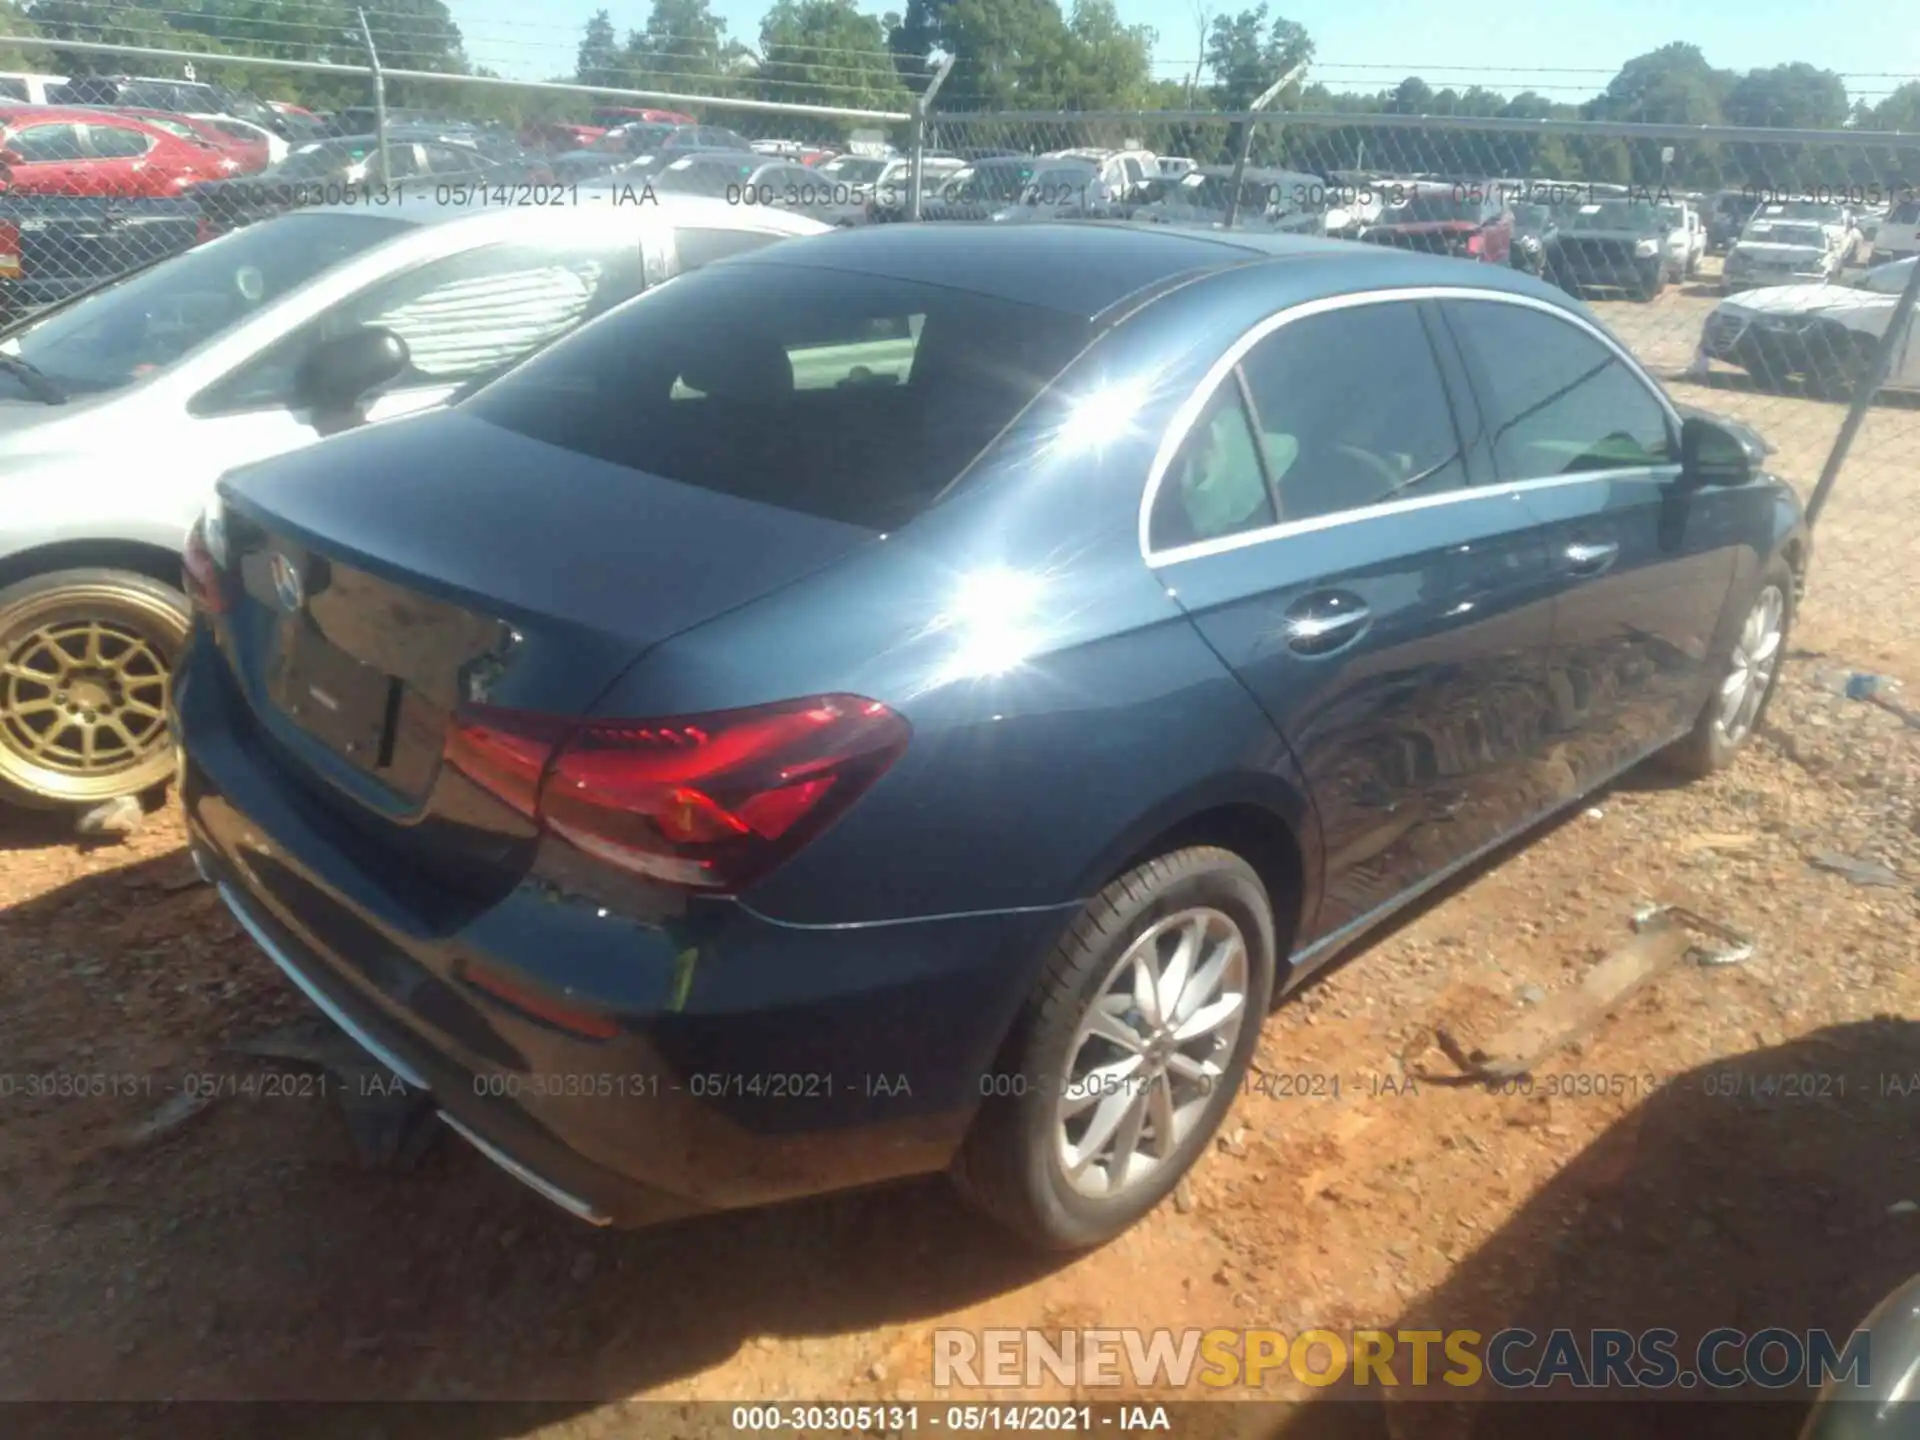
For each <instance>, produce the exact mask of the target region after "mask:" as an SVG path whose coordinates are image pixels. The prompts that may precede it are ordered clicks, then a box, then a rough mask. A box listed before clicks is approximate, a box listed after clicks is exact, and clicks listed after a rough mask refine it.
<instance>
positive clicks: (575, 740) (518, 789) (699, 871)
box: [446, 695, 909, 890]
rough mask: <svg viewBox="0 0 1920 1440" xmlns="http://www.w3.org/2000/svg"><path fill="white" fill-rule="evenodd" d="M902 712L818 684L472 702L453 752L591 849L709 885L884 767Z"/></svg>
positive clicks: (459, 762) (760, 862)
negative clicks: (675, 715)
mask: <svg viewBox="0 0 1920 1440" xmlns="http://www.w3.org/2000/svg"><path fill="white" fill-rule="evenodd" d="M908 734H909V731H908V727H907V722H906V721H905V720H903V719H901V718H900V717H899V716H898V715H896V714H895V713H894V712H893V711H891V710H889V709H888V708H887V707H886V706H884V705H882V704H880V703H879V702H878V701H874V700H866V699H862V698H861V697H859V696H857V695H821V696H814V697H811V698H808V699H804V700H791V701H786V702H783V703H780V704H776V705H758V706H754V707H752V708H750V709H745V710H725V711H718V712H716V713H714V714H710V715H697V716H691V717H686V718H681V719H672V720H658V721H638V720H586V721H579V722H574V721H566V720H560V719H556V718H554V717H550V716H543V715H527V714H524V713H521V712H517V711H506V710H498V709H494V708H491V707H486V706H475V707H471V708H470V709H469V710H467V711H466V712H463V714H462V715H461V717H460V719H459V720H458V722H457V723H456V724H455V725H454V726H453V728H452V730H451V731H450V733H449V735H448V740H447V746H446V758H447V761H448V763H450V764H452V765H454V766H455V767H456V768H458V769H459V770H461V771H462V772H464V773H465V774H467V775H468V776H470V777H471V778H472V779H473V780H474V781H476V782H477V783H478V784H480V785H482V786H483V787H485V788H486V789H487V790H489V791H491V792H492V793H493V794H495V795H497V796H499V797H500V798H501V799H502V800H504V801H505V802H506V803H507V804H509V805H511V806H513V808H514V809H516V810H518V811H519V812H520V813H521V814H523V815H526V816H528V817H529V818H533V819H537V820H538V822H539V823H540V825H541V827H542V828H543V829H545V830H547V831H548V832H550V833H551V834H554V835H557V836H559V837H561V838H562V839H564V840H566V841H567V842H569V843H570V844H572V845H574V846H575V847H576V848H578V849H580V850H583V851H585V852H586V853H587V854H590V855H594V856H597V857H598V858H600V859H602V860H605V861H607V862H609V863H611V864H614V865H618V866H620V867H622V868H623V869H626V870H631V871H633V872H635V873H636V874H640V875H646V876H649V877H651V878H653V879H656V880H662V881H665V882H667V883H669V884H673V885H684V886H689V887H693V888H696V889H702V890H728V889H738V888H739V887H741V886H744V885H746V884H748V883H750V882H751V881H752V880H754V879H756V878H758V877H759V876H761V875H763V874H765V873H766V872H767V871H768V870H770V869H771V868H772V867H773V866H774V865H776V864H777V863H779V862H780V861H781V860H783V859H785V858H786V857H787V856H788V855H791V854H792V853H793V852H794V851H795V850H797V849H798V848H799V847H800V846H801V845H803V844H805V843H806V841H807V840H808V839H810V838H811V837H812V836H814V835H816V834H818V833H819V831H820V830H821V829H822V828H823V827H824V826H825V825H826V824H827V823H828V822H829V821H831V820H832V819H833V818H834V817H835V816H837V815H838V814H840V813H841V812H842V811H843V810H845V809H846V807H847V806H848V805H850V804H852V803H853V801H854V800H855V799H857V798H858V797H859V796H860V794H861V793H862V792H864V791H865V790H866V789H867V788H868V787H869V786H870V785H872V784H873V782H874V781H875V780H877V779H879V778H880V776H881V775H882V774H884V773H885V771H886V770H887V767H888V766H890V765H892V764H893V762H894V761H895V760H897V759H898V758H899V757H900V755H901V753H902V752H903V751H904V750H905V749H906V747H907V739H908Z"/></svg>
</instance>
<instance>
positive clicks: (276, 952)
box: [219, 882, 433, 1091]
mask: <svg viewBox="0 0 1920 1440" xmlns="http://www.w3.org/2000/svg"><path fill="white" fill-rule="evenodd" d="M219 890H220V898H221V899H222V900H224V901H226V903H227V909H229V910H231V911H232V912H233V918H234V919H236V920H238V921H239V922H240V928H241V929H243V930H245V931H246V932H247V934H249V935H251V936H252V937H253V943H254V944H256V945H258V946H259V947H260V948H261V949H262V950H264V951H266V952H267V958H268V959H269V960H271V961H273V963H274V964H276V965H278V966H279V967H280V971H281V973H282V974H284V975H285V976H286V977H287V978H288V979H289V980H291V981H293V983H294V984H295V985H298V986H299V987H300V990H301V993H302V994H304V995H305V996H306V997H307V998H308V999H309V1000H311V1001H313V1003H314V1004H316V1005H318V1006H319V1007H320V1008H321V1009H322V1010H323V1011H325V1012H326V1016H327V1018H328V1019H329V1020H331V1021H333V1023H334V1024H336V1025H338V1026H339V1027H340V1028H341V1029H342V1030H344V1031H346V1032H347V1034H348V1035H349V1036H350V1037H352V1039H353V1041H354V1043H356V1044H357V1045H359V1047H360V1048H361V1049H362V1050H364V1051H366V1052H367V1053H368V1054H369V1055H371V1056H373V1058H374V1059H376V1060H378V1061H379V1062H380V1063H381V1064H382V1065H384V1066H386V1067H387V1068H388V1069H389V1070H391V1071H392V1072H393V1073H394V1074H396V1075H398V1076H399V1077H400V1078H401V1079H402V1080H404V1081H406V1083H407V1084H409V1085H411V1086H413V1087H414V1088H415V1089H417V1090H428V1091H431V1090H432V1088H433V1087H432V1086H431V1085H429V1084H427V1082H426V1081H425V1080H423V1079H421V1078H420V1075H419V1073H418V1072H417V1071H415V1070H414V1068H413V1067H412V1066H411V1065H409V1064H407V1062H406V1061H404V1060H402V1059H401V1058H400V1057H399V1056H397V1055H395V1054H394V1053H393V1052H392V1051H391V1050H389V1049H387V1047H386V1046H384V1045H382V1044H381V1043H380V1042H379V1041H378V1040H376V1039H374V1038H373V1037H372V1036H371V1035H369V1034H368V1033H367V1032H366V1031H365V1030H362V1029H361V1028H360V1026H359V1025H358V1024H356V1023H355V1021H354V1020H353V1018H352V1017H351V1016H350V1015H348V1014H347V1012H346V1011H344V1010H342V1009H341V1008H340V1007H339V1006H338V1005H336V1004H335V1003H334V1002H333V1000H332V999H331V998H329V997H328V995H327V994H326V992H324V991H323V990H321V989H320V987H319V986H318V985H315V984H314V983H313V981H311V980H309V979H308V978H307V977H306V976H305V975H303V974H301V973H300V967H299V966H297V965H295V964H294V963H293V961H292V959H291V958H289V957H288V955H287V954H286V952H285V951H283V950H282V949H281V948H280V947H279V946H278V945H276V944H275V943H274V941H273V939H272V937H270V936H269V935H268V934H267V932H266V931H265V930H263V929H261V928H260V922H259V921H257V920H255V919H254V918H253V917H252V916H251V915H249V914H248V913H247V912H246V909H245V907H244V906H242V905H241V903H240V899H239V897H238V896H237V895H235V894H234V891H233V887H232V886H231V885H228V884H225V883H224V882H223V883H222V884H221V885H220V887H219Z"/></svg>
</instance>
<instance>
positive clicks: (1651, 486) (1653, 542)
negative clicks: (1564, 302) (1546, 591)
mask: <svg viewBox="0 0 1920 1440" xmlns="http://www.w3.org/2000/svg"><path fill="white" fill-rule="evenodd" d="M1442 311H1443V313H1444V315H1445V317H1446V321H1447V324H1448V327H1449V329H1450V330H1451V331H1452V333H1453V334H1454V335H1455V337H1456V338H1457V339H1458V341H1459V344H1460V348H1461V351H1462V353H1463V356H1464V358H1465V359H1466V362H1467V368H1468V373H1469V374H1470V375H1471V377H1472V380H1473V385H1474V390H1475V393H1476V395H1477V397H1478V400H1479V409H1480V411H1481V413H1482V414H1483V415H1484V416H1485V417H1486V420H1487V424H1488V427H1489V442H1490V448H1491V451H1492V455H1493V463H1494V467H1495V470H1496V471H1497V473H1498V474H1499V476H1500V478H1501V480H1502V481H1505V482H1511V483H1513V484H1516V485H1517V486H1518V487H1519V488H1520V490H1521V492H1522V494H1523V496H1524V500H1525V503H1526V505H1527V507H1528V508H1529V509H1530V510H1532V511H1534V512H1535V513H1536V514H1538V515H1539V517H1540V518H1541V520H1542V522H1543V523H1544V524H1545V525H1546V526H1547V527H1548V532H1547V536H1548V543H1549V546H1550V552H1551V563H1552V565H1553V567H1554V573H1555V578H1556V583H1557V587H1558V592H1559V593H1558V597H1557V599H1556V602H1555V606H1554V621H1553V640H1552V647H1551V651H1550V657H1549V673H1548V685H1549V690H1550V693H1551V696H1552V701H1553V724H1554V728H1555V730H1556V732H1557V733H1559V734H1560V735H1561V736H1562V737H1563V738H1564V740H1565V745H1566V749H1565V755H1566V758H1567V761H1568V763H1569V765H1570V766H1571V768H1572V771H1573V775H1574V778H1575V781H1576V783H1577V784H1578V786H1579V787H1580V788H1582V789H1585V788H1588V787H1590V786H1593V785H1597V784H1600V783H1602V782H1603V781H1605V780H1607V779H1609V778H1611V777H1612V776H1613V775H1614V774H1616V773H1618V772H1619V771H1620V770H1621V769H1622V768H1624V767H1625V766H1626V765H1628V764H1631V763H1633V762H1634V761H1636V760H1638V759H1640V758H1642V757H1643V756H1644V755H1646V754H1647V753H1649V752H1650V751H1652V750H1655V749H1658V748H1660V746H1662V745H1664V744H1665V743H1667V742H1668V741H1670V740H1672V739H1673V738H1674V737H1675V736H1676V735H1678V734H1680V733H1681V732H1683V731H1685V730H1686V729H1687V728H1688V727H1690V726H1691V725H1692V724H1693V722H1694V720H1695V718H1696V717H1697V716H1698V715H1699V713H1700V709H1701V707H1702V706H1703V705H1704V704H1705V703H1706V699H1707V687H1708V686H1709V685H1710V683H1711V675H1712V671H1713V669H1714V661H1715V656H1714V655H1713V654H1712V653H1711V652H1712V646H1713V641H1714V636H1715V632H1716V630H1717V629H1718V627H1719V623H1720V615H1721V610H1722V608H1723V606H1724V604H1725V602H1726V597H1727V589H1728V586H1729V585H1730V584H1731V583H1732V579H1733V570H1734V559H1735V552H1734V547H1735V545H1736V544H1737V543H1738V540H1739V511H1740V510H1741V508H1742V507H1743V506H1745V505H1746V504H1747V503H1748V502H1747V501H1746V500H1745V498H1744V497H1741V496H1739V495H1738V494H1737V493H1736V492H1735V491H1734V490H1731V489H1724V488H1690V487H1688V486H1686V485H1685V484H1684V483H1683V482H1682V480H1681V474H1680V463H1679V461H1680V447H1679V428H1680V427H1679V417H1678V416H1677V415H1676V414H1675V412H1674V410H1673V408H1672V406H1671V405H1670V404H1669V403H1668V402H1667V400H1666V398H1665V397H1664V396H1663V395H1662V394H1661V393H1660V391H1659V389H1658V387H1657V386H1656V385H1655V384H1654V383H1653V382H1652V381H1651V380H1650V379H1648V378H1647V376H1646V375H1645V373H1644V372H1643V371H1641V370H1640V368H1639V366H1638V365H1636V364H1635V363H1634V362H1633V361H1632V360H1631V359H1630V358H1629V357H1628V356H1627V354H1626V352H1625V351H1624V350H1623V349H1621V348H1620V346H1619V345H1618V344H1617V343H1615V342H1614V341H1612V340H1611V339H1610V338H1609V337H1607V336H1606V335H1605V333H1604V332H1603V331H1602V330H1600V329H1599V328H1598V327H1597V326H1595V325H1592V324H1590V323H1588V322H1587V321H1585V320H1584V319H1581V318H1579V317H1576V316H1575V315H1574V314H1572V313H1571V312H1569V311H1566V310H1563V309H1560V308H1559V307H1557V306H1551V305H1548V304H1545V303H1544V302H1528V303H1521V302H1520V301H1519V300H1518V299H1517V298H1514V299H1501V298H1494V297H1490V296H1489V297H1485V298H1476V299H1471V300H1468V299H1449V300H1447V301H1445V302H1444V304H1443V305H1442Z"/></svg>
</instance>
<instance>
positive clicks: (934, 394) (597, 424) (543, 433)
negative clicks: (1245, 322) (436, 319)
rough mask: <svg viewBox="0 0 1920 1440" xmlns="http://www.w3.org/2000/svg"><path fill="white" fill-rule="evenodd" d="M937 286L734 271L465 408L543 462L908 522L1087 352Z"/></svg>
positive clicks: (698, 281)
mask: <svg viewBox="0 0 1920 1440" xmlns="http://www.w3.org/2000/svg"><path fill="white" fill-rule="evenodd" d="M1088 338H1090V337H1089V333H1088V326H1087V323H1086V322H1085V321H1084V320H1082V319H1078V318H1076V317H1073V316H1068V315H1063V314H1060V313H1058V312H1056V311H1052V310H1046V309H1042V308H1040V307H1037V306H1031V305H1012V304H1008V303H1005V302H1002V301H998V300H994V299H990V298H988V297H986V296H982V295H977V294H972V293H969V292H966V291H960V290H953V289H948V288H946V287H943V286H935V285H919V284H914V283H911V282H908V281H901V280H890V279H883V278H880V277H876V276H865V275H857V274H852V273H849V272H844V271H838V270H816V269H812V268H803V267H796V266H786V265H772V264H766V263H763V262H758V261H754V260H746V261H736V262H735V263H733V264H730V265H722V266H718V267H716V268H714V269H712V270H706V271H702V272H700V273H698V274H694V275H688V276H683V277H681V278H679V279H676V280H674V281H672V282H671V283H670V284H668V285H666V286H663V287H662V288H661V289H660V290H658V291H657V292H655V293H654V294H652V295H649V296H647V297H646V298H644V299H642V300H640V301H638V302H637V303H635V304H633V305H629V306H627V307H625V308H623V309H622V310H620V311H619V312H618V313H616V314H614V315H610V316H608V317H607V318H606V319H605V320H603V321H601V322H600V323H599V324H597V325H593V326H590V327H588V328H586V329H584V330H582V331H580V332H579V333H578V334H576V335H574V336H572V337H570V338H569V339H567V340H566V341H564V342H562V343H561V344H559V345H557V346H555V347H554V348H553V349H551V350H549V351H547V352H546V353H545V354H543V355H540V356H538V357H536V358H535V359H534V360H532V361H530V362H529V363H528V364H527V365H525V366H523V367H522V368H520V369H519V370H517V371H515V372H514V373H513V374H511V375H509V376H507V377H506V378H504V379H503V380H501V381H499V382H498V383H496V384H494V385H491V386H489V387H487V388H486V389H485V390H483V391H481V392H480V393H479V394H478V395H477V396H475V397H474V398H473V399H472V400H471V401H469V402H468V403H467V405H466V406H465V407H463V408H465V409H466V410H467V411H468V412H469V413H472V414H475V415H478V416H479V417H480V418H481V419H483V420H489V421H492V422H493V423H494V424H497V425H502V426H505V427H506V428H507V429H510V430H514V431H518V432H519V433H521V434H523V435H530V436H532V437H533V438H534V439H536V440H542V441H545V442H547V443H548V444H551V445H558V446H561V447H563V448H565V449H568V450H573V451H576V452H578V453H581V454H585V455H591V456H595V457H597V458H599V459H603V460H609V461H612V462H613V463H615V464H617V465H622V466H625V467H627V468H629V469H632V470H639V471H645V472H648V473H651V474H654V475H662V476H666V477H669V478H671V479H674V480H678V481H681V482H682V483H684V484H689V485H697V486H700V487H701V488H703V489H708V490H717V491H723V492H726V493H728V494H733V495H739V496H743V497H745V498H748V499H752V500H757V501H761V502H764V503H766V504H770V505H780V506H784V507H787V508H789V509H793V510H800V511H804V512H806V513H808V514H811V515H818V516H824V517H827V518H831V519H836V520H843V521H847V522H849V523H852V524H856V525H865V526H870V527H873V528H875V529H880V530H887V529H892V528H893V527H895V526H897V525H900V524H902V523H904V522H905V521H907V520H909V519H911V518H912V517H913V516H914V515H915V514H917V513H918V512H919V511H920V510H921V509H923V508H924V507H925V506H926V505H927V504H929V503H930V502H931V501H932V500H933V498H934V497H935V496H936V495H937V494H938V493H939V492H940V491H941V490H942V489H944V488H945V487H946V486H947V485H948V484H949V483H950V482H951V481H952V480H953V479H954V478H955V477H956V476H957V475H959V473H960V472H961V471H962V470H963V469H964V468H965V467H966V466H967V465H968V464H969V463H970V462H971V461H972V460H973V459H974V457H975V456H976V455H978V454H979V453H980V451H981V450H982V449H984V448H985V447H986V445H987V444H988V443H989V442H990V441H992V440H993V438H994V437H995V436H996V435H997V434H999V432H1000V431H1001V430H1002V429H1003V428H1004V427H1005V426H1006V424H1007V423H1008V422H1009V421H1010V420H1012V419H1013V418H1014V416H1016V415H1017V414H1019V413H1020V411H1021V410H1023V409H1024V408H1025V407H1026V405H1027V404H1028V402H1029V401H1031V400H1032V399H1033V398H1034V396H1036V395H1037V394H1038V393H1039V392H1040V391H1041V390H1042V389H1043V388H1044V387H1045V386H1046V385H1047V383H1048V382H1049V381H1051V380H1052V379H1053V377H1054V376H1056V375H1057V374H1059V372H1060V371H1061V370H1062V369H1063V368H1064V367H1065V366H1066V365H1067V363H1068V362H1069V361H1070V360H1071V359H1072V358H1073V357H1074V356H1075V355H1076V354H1077V353H1078V352H1079V350H1080V349H1081V347H1082V346H1083V345H1084V344H1085V343H1086V341H1087V340H1088Z"/></svg>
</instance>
